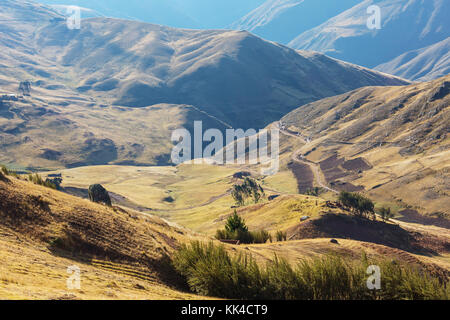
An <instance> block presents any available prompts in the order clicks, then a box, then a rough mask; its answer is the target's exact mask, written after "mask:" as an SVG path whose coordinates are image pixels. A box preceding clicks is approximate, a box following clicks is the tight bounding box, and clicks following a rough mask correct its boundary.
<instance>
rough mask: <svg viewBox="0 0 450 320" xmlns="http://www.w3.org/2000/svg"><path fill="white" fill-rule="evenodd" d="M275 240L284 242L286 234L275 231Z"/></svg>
mask: <svg viewBox="0 0 450 320" xmlns="http://www.w3.org/2000/svg"><path fill="white" fill-rule="evenodd" d="M275 238H276V239H277V241H279V242H280V241H286V240H287V234H286V232H283V231H277V233H275Z"/></svg>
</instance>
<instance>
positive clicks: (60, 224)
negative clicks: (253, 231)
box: [0, 169, 449, 300]
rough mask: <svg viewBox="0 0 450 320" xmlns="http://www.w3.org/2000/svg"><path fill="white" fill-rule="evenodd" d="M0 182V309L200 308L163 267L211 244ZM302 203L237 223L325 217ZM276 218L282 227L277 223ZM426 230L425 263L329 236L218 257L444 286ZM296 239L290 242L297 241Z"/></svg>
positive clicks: (416, 255)
mask: <svg viewBox="0 0 450 320" xmlns="http://www.w3.org/2000/svg"><path fill="white" fill-rule="evenodd" d="M155 170H156V169H155ZM110 171H111V170H110ZM73 173H74V172H73ZM73 173H72V174H73ZM0 177H1V178H0V197H1V198H2V202H0V235H1V238H0V257H5V259H2V261H4V263H3V264H2V265H1V266H0V283H1V286H0V297H1V298H2V299H4V298H6V299H62V300H67V299H203V298H204V297H201V296H197V295H192V294H189V293H186V292H184V291H183V290H181V291H180V287H179V286H180V285H181V284H180V283H179V282H178V278H177V277H176V276H175V274H174V273H173V271H171V270H172V269H171V268H170V267H169V265H168V260H167V257H171V256H172V255H173V253H174V252H175V250H176V249H177V248H178V247H179V245H180V244H182V243H186V242H189V241H191V240H200V241H208V239H210V238H208V237H206V236H205V235H200V234H196V233H193V232H191V231H189V230H188V229H185V228H181V227H178V226H174V224H172V223H171V224H170V225H169V223H167V222H166V221H165V220H162V219H160V218H157V217H156V216H154V215H149V214H143V213H141V212H137V211H134V210H132V209H129V208H126V207H121V206H120V207H119V206H117V205H116V204H113V207H111V208H109V207H105V206H103V205H98V204H94V203H91V202H89V201H88V200H84V199H80V198H77V197H73V196H70V195H67V194H64V193H61V192H59V191H55V190H52V189H48V188H45V187H42V186H37V185H34V184H31V183H30V182H25V181H23V180H19V179H17V178H15V177H12V176H6V177H5V176H3V175H0ZM185 187H186V186H185ZM305 200H307V199H306V197H303V196H288V197H281V198H279V199H278V200H276V203H268V202H264V203H262V204H261V205H258V206H253V205H250V206H246V207H244V208H242V209H241V210H240V214H241V215H243V216H244V217H245V218H246V219H248V221H249V225H250V226H251V228H260V227H263V226H262V225H261V224H260V222H261V219H260V218H259V219H256V218H257V216H258V215H259V214H262V215H266V216H267V217H269V216H270V215H271V213H270V212H272V213H275V212H276V210H275V209H276V207H280V208H283V214H284V213H285V211H284V210H288V211H291V212H290V215H291V217H292V219H291V222H289V223H288V225H291V226H294V225H296V224H298V222H297V223H296V222H295V221H296V220H297V218H298V216H299V215H302V214H305V213H306V211H302V210H303V208H304V206H305V204H306V206H310V207H311V208H312V207H314V203H317V202H320V204H319V208H320V209H321V210H324V209H325V210H326V206H325V205H324V204H325V202H324V201H323V200H320V199H310V200H309V201H306V202H305ZM280 205H281V206H280ZM199 209H201V208H199ZM228 211H229V209H228ZM334 211H336V210H334ZM205 212H206V211H205ZM310 214H312V211H310ZM252 216H253V218H252ZM295 217H297V218H295ZM324 217H325V216H323V213H320V212H316V214H315V215H313V216H312V219H313V220H311V221H321V219H324ZM347 217H348V218H350V217H349V216H347ZM210 218H212V216H210ZM278 218H281V222H282V221H283V220H284V219H283V217H282V215H280V214H279V215H278ZM258 221H259V222H258ZM274 222H275V220H274ZM287 222H288V221H287V220H285V221H284V222H282V223H287ZM222 223H223V222H219V223H217V224H216V227H221V225H222ZM275 223H276V225H274V227H276V226H278V227H281V224H279V223H280V222H275ZM286 226H287V225H285V227H286ZM305 226H306V225H305ZM392 227H393V228H394V229H395V227H394V226H392ZM198 228H200V225H198ZM402 228H403V227H402ZM402 228H400V230H403V229H402ZM397 229H398V227H397ZM269 230H271V229H269ZM274 230H275V229H274ZM425 230H426V232H425V231H420V233H418V232H415V233H411V235H414V237H415V238H417V237H418V236H421V237H423V238H421V239H423V240H426V241H423V242H421V245H426V246H427V248H428V247H429V246H430V245H432V247H430V248H433V249H436V250H438V252H439V255H436V252H434V253H433V254H431V255H423V253H420V252H415V251H414V250H413V252H408V251H404V250H401V249H396V248H393V247H390V246H386V245H382V244H376V243H371V242H363V241H357V240H354V239H351V238H350V239H339V245H336V244H332V243H330V238H328V236H327V235H319V237H317V236H315V235H314V234H313V233H309V236H306V237H303V238H301V240H295V241H287V242H274V243H267V244H259V245H248V246H231V245H226V246H225V247H226V249H227V251H229V252H230V253H232V254H236V253H239V252H242V253H246V254H251V255H252V256H253V257H254V258H255V259H256V261H257V262H258V263H260V264H261V265H263V264H265V263H266V262H267V261H268V260H269V259H273V255H274V254H275V253H276V254H277V255H278V256H279V257H284V258H286V259H287V260H288V261H290V262H291V263H295V262H298V261H299V259H306V258H311V257H316V256H321V255H323V254H327V253H331V252H334V253H336V254H339V255H341V256H343V257H345V258H346V259H349V260H359V259H360V257H361V253H362V252H363V251H364V252H366V254H367V255H368V256H369V257H374V258H381V257H383V258H386V257H388V258H392V259H396V260H397V261H399V262H402V263H408V264H409V265H417V266H419V267H421V268H424V269H427V270H429V271H431V272H433V273H434V274H436V275H439V276H442V277H448V270H449V264H448V262H447V260H446V259H447V257H448V252H447V251H446V250H447V249H445V247H443V246H442V244H443V243H445V241H447V240H448V238H446V237H447V235H446V234H445V232H443V231H442V230H441V231H439V230H434V231H433V229H431V228H426V229H425ZM402 232H403V233H405V232H406V233H407V234H409V233H410V232H411V231H405V230H403V231H402ZM208 233H209V232H208ZM401 234H402V233H400V234H399V235H400V236H401ZM436 234H437V235H438V236H436ZM299 235H300V233H298V232H297V233H295V232H294V234H293V236H296V237H297V238H298V237H299ZM291 238H293V237H291ZM381 239H382V238H381ZM431 240H433V241H431ZM430 241H431V242H430ZM74 265H75V266H78V267H79V268H80V269H81V289H80V290H69V289H68V288H67V287H66V280H67V278H68V276H69V275H68V273H67V268H68V267H69V266H74Z"/></svg>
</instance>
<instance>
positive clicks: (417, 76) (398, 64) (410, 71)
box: [375, 37, 450, 81]
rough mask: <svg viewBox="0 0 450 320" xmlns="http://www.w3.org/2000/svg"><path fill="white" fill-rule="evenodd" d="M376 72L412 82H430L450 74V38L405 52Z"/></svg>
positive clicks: (377, 68) (382, 65) (381, 66)
mask: <svg viewBox="0 0 450 320" xmlns="http://www.w3.org/2000/svg"><path fill="white" fill-rule="evenodd" d="M375 69H376V70H379V71H381V72H385V73H389V74H395V75H397V76H399V77H402V78H405V79H409V80H414V81H430V80H433V79H437V78H440V77H443V76H445V75H447V74H449V73H450V37H449V38H447V39H445V40H443V41H440V42H438V43H435V44H433V45H431V46H428V47H426V48H421V49H417V50H413V51H409V52H406V53H404V54H402V55H400V56H398V57H397V58H395V59H393V60H392V61H389V62H386V63H383V64H381V65H379V66H377V67H375Z"/></svg>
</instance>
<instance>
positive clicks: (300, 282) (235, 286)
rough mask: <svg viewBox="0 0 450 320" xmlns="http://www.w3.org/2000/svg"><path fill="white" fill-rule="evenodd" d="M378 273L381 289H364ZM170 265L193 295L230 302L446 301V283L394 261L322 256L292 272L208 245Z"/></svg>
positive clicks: (281, 263) (193, 247)
mask: <svg viewBox="0 0 450 320" xmlns="http://www.w3.org/2000/svg"><path fill="white" fill-rule="evenodd" d="M371 264H375V265H378V266H379V267H380V269H381V270H382V281H381V289H380V290H377V291H373V290H369V289H368V288H367V278H368V275H367V274H366V271H367V267H368V266H369V265H371ZM173 266H174V268H175V270H176V271H177V272H178V273H180V274H181V275H182V276H183V277H184V278H185V279H186V283H187V284H188V286H189V288H190V289H191V290H192V291H193V292H196V293H198V294H202V295H209V296H216V297H222V298H231V299H292V300H330V299H331V300H336V299H338V300H350V299H358V300H371V299H377V300H392V299H448V298H449V297H450V290H449V286H447V283H446V282H445V281H444V282H443V283H441V282H440V281H439V279H438V278H434V277H432V276H431V275H429V274H428V273H426V272H424V271H421V270H419V269H417V268H414V267H412V266H407V265H401V264H399V263H397V262H395V261H389V260H380V261H369V259H368V258H367V257H366V256H365V255H364V254H363V256H362V258H361V260H360V261H358V262H350V261H348V260H345V259H344V258H342V257H341V256H336V255H327V256H324V257H320V258H318V257H317V258H313V259H310V260H303V261H302V262H300V263H299V264H297V265H296V266H295V267H293V266H292V265H290V264H289V263H288V262H287V261H286V260H284V259H280V258H278V257H276V256H275V258H274V259H273V260H271V261H269V262H268V263H267V264H266V265H265V266H264V267H261V266H259V265H258V264H257V263H256V261H255V260H254V259H253V258H252V257H251V256H250V255H244V254H237V255H234V256H230V255H229V253H228V252H227V251H226V250H225V248H224V246H221V245H215V244H213V243H212V242H210V243H208V244H203V243H200V242H192V243H191V244H190V245H183V246H182V247H181V249H180V250H179V251H178V252H177V253H176V254H175V256H174V258H173Z"/></svg>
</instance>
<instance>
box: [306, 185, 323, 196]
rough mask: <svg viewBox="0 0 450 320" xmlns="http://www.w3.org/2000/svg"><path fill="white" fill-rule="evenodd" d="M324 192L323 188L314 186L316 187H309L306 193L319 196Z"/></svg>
mask: <svg viewBox="0 0 450 320" xmlns="http://www.w3.org/2000/svg"><path fill="white" fill-rule="evenodd" d="M322 192H323V189H322V188H319V187H314V188H309V189H308V190H306V192H305V194H306V195H308V196H314V197H318V196H320V194H321V193H322Z"/></svg>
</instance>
